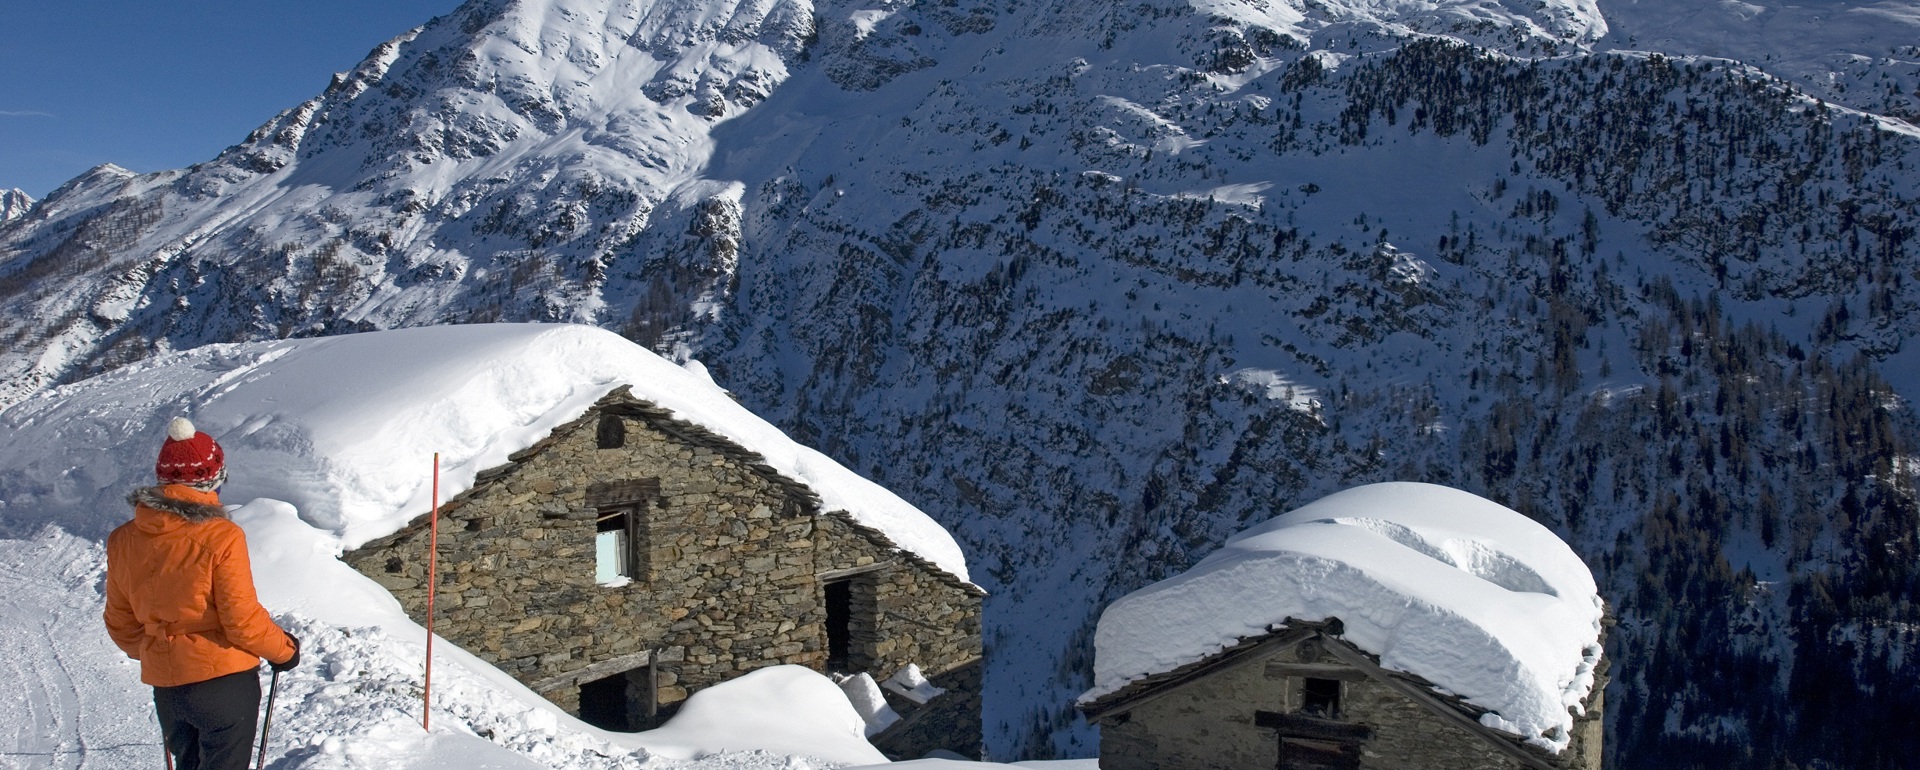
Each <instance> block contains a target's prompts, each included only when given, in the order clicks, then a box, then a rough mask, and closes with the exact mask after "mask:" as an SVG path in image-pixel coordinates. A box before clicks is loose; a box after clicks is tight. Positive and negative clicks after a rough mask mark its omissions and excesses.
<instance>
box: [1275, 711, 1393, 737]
mask: <svg viewBox="0 0 1920 770" xmlns="http://www.w3.org/2000/svg"><path fill="white" fill-rule="evenodd" d="M1253 724H1254V726H1256V727H1271V728H1273V729H1275V730H1278V731H1279V732H1280V737H1282V738H1312V739H1314V740H1321V741H1364V740H1366V739H1368V738H1371V737H1373V728H1371V727H1368V726H1366V725H1363V724H1357V723H1354V722H1339V721H1335V720H1331V719H1315V718H1313V717H1303V716H1300V715H1298V714H1283V713H1280V712H1278V711H1255V712H1253Z"/></svg>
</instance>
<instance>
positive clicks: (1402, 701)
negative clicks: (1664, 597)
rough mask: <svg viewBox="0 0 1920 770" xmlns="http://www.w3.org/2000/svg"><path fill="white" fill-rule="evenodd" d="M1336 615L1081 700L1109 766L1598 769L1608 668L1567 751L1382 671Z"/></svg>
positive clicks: (1105, 768)
mask: <svg viewBox="0 0 1920 770" xmlns="http://www.w3.org/2000/svg"><path fill="white" fill-rule="evenodd" d="M1341 629H1342V624H1341V622H1340V620H1339V619H1338V618H1329V619H1327V620H1326V621H1325V622H1319V623H1310V622H1301V621H1297V620H1293V619H1288V620H1287V621H1286V622H1285V623H1283V624H1281V626H1280V627H1279V628H1278V630H1275V631H1273V632H1271V633H1269V634H1266V635H1264V636H1259V637H1254V638H1250V639H1243V640H1241V641H1240V643H1239V644H1237V645H1235V646H1232V647H1229V648H1227V649H1225V650H1222V651H1220V652H1218V653H1216V654H1214V655H1212V656H1209V657H1207V658H1205V659H1202V660H1199V661H1195V662H1193V663H1190V664H1187V665H1184V666H1181V667H1179V668H1177V669H1174V670H1172V671H1165V672H1161V673H1158V674H1154V675H1151V676H1148V677H1146V678H1144V679H1140V680H1137V681H1134V682H1132V683H1130V684H1129V685H1128V686H1126V687H1124V688H1122V689H1120V690H1118V691H1115V692H1112V693H1109V694H1107V695H1106V696H1104V697H1101V698H1098V699H1096V700H1094V701H1092V702H1088V703H1083V704H1081V706H1080V709H1081V711H1082V713H1084V714H1085V715H1086V718H1087V721H1088V722H1092V723H1095V724H1098V725H1099V726H1100V767H1101V768H1102V770H1136V769H1138V770H1146V769H1147V768H1160V769H1161V770H1188V769H1191V770H1201V769H1202V768H1205V769H1207V770H1237V769H1239V768H1245V769H1246V770H1254V769H1255V768H1258V769H1259V770H1270V769H1271V768H1276V767H1278V768H1284V769H1286V770H1293V769H1295V768H1312V769H1313V770H1355V769H1357V768H1365V769H1367V770H1373V769H1375V768H1379V769H1380V770H1386V769H1387V768H1395V769H1396V770H1399V769H1408V770H1410V769H1414V768H1418V769H1419V770H1600V767H1601V764H1600V758H1601V751H1600V750H1601V733H1602V730H1603V720H1602V705H1603V703H1602V701H1603V691H1604V690H1605V688H1606V677H1605V675H1604V671H1602V672H1599V673H1598V674H1597V681H1596V682H1595V684H1594V687H1593V690H1592V693H1591V694H1590V695H1589V696H1588V698H1587V701H1586V703H1585V706H1586V713H1585V714H1584V715H1582V716H1580V717H1578V718H1576V721H1575V727H1574V729H1573V734H1572V741H1571V743H1570V745H1569V746H1568V747H1567V748H1566V750H1564V751H1562V752H1560V753H1559V754H1553V753H1550V752H1548V751H1546V750H1544V749H1540V748H1537V747H1535V746H1532V745H1529V744H1527V743H1524V742H1522V741H1521V740H1520V738H1519V736H1516V735H1513V734H1511V733H1506V732H1501V731H1499V730H1495V729H1493V728H1491V727H1486V726H1484V725H1482V724H1481V723H1480V715H1481V714H1482V713H1483V712H1484V711H1485V710H1484V709H1479V708H1476V707H1474V706H1472V705H1470V704H1468V703H1466V702H1464V701H1462V700H1461V699H1459V698H1457V697H1451V696H1448V695H1443V694H1441V693H1440V692H1439V691H1437V690H1436V688H1435V687H1434V685H1433V684H1432V683H1431V682H1428V681H1426V680H1424V679H1422V678H1420V677H1418V676H1414V675H1412V674H1407V673H1404V672H1400V671H1392V670H1388V669H1385V668H1382V667H1381V666H1380V663H1379V658H1378V657H1377V656H1375V655H1372V654H1370V653H1368V652H1367V651H1365V650H1362V649H1360V648H1359V647H1356V646H1354V645H1353V644H1352V643H1350V642H1348V641H1346V640H1345V639H1343V638H1341Z"/></svg>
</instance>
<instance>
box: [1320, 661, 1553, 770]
mask: <svg viewBox="0 0 1920 770" xmlns="http://www.w3.org/2000/svg"><path fill="white" fill-rule="evenodd" d="M1327 642H1328V644H1327V652H1330V653H1332V654H1333V656H1334V657H1336V658H1339V659H1340V660H1341V661H1342V662H1344V663H1346V664H1347V665H1350V666H1353V667H1354V668H1357V669H1360V670H1362V671H1365V672H1367V673H1368V674H1371V675H1372V676H1373V678H1374V680H1376V681H1378V682H1380V683H1381V684H1384V685H1386V686H1388V687H1391V688H1393V689H1394V690H1395V691H1397V692H1399V693H1400V694H1401V695H1405V696H1407V697H1408V698H1411V699H1413V702H1414V703H1418V704H1420V705H1421V706H1424V707H1426V709H1427V710H1428V711H1431V712H1433V713H1435V714H1437V715H1439V716H1440V717H1442V718H1444V719H1446V720H1448V721H1450V722H1453V723H1454V724H1457V725H1459V726H1460V727H1462V728H1464V729H1465V730H1466V731H1467V732H1469V733H1472V734H1474V735H1476V736H1479V737H1480V739H1481V740H1483V741H1486V742H1487V743H1488V744H1489V745H1491V746H1493V747H1494V748H1496V749H1499V750H1500V752H1501V753H1503V754H1506V755H1507V756H1509V757H1512V758H1514V759H1517V760H1519V761H1520V763H1521V764H1523V765H1526V766H1527V767H1531V768H1534V769H1535V770H1560V768H1559V766H1558V765H1555V764H1553V763H1552V762H1549V761H1547V760H1545V759H1542V758H1540V757H1538V756H1535V755H1534V754H1533V753H1532V752H1529V751H1527V750H1526V749H1525V748H1522V747H1521V746H1520V744H1519V743H1518V742H1517V741H1516V740H1515V739H1512V738H1508V737H1507V735H1506V734H1505V733H1500V732H1496V731H1495V730H1493V729H1492V728H1490V727H1487V726H1486V725H1483V724H1480V722H1479V720H1476V719H1474V718H1473V717H1469V716H1467V715H1466V714H1462V713H1460V710H1459V709H1456V708H1454V707H1453V706H1450V705H1448V704H1447V703H1445V702H1443V701H1441V700H1440V698H1439V697H1438V696H1436V695H1434V694H1433V693H1430V692H1426V691H1425V690H1422V689H1420V688H1419V687H1415V686H1414V685H1413V683H1411V682H1408V681H1406V680H1405V679H1401V678H1400V677H1398V676H1396V675H1394V673H1393V672H1391V671H1388V670H1386V669H1385V668H1382V667H1381V666H1380V664H1378V663H1375V662H1373V660H1372V659H1370V658H1368V657H1367V656H1366V654H1365V653H1362V652H1360V651H1359V650H1358V649H1356V648H1354V647H1353V646H1351V645H1349V644H1347V643H1346V642H1345V641H1343V640H1340V639H1328V640H1327Z"/></svg>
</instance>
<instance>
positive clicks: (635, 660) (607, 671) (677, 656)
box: [527, 648, 686, 693]
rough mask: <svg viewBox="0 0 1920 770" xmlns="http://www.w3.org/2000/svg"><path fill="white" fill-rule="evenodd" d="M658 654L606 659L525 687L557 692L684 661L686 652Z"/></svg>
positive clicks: (647, 652)
mask: <svg viewBox="0 0 1920 770" xmlns="http://www.w3.org/2000/svg"><path fill="white" fill-rule="evenodd" d="M659 652H660V656H659V657H658V658H655V657H654V656H653V653H654V651H653V650H641V651H639V652H636V653H633V654H630V655H621V656H619V657H616V658H608V659H606V660H603V661H600V662H598V663H593V664H590V665H587V666H583V667H581V668H576V669H574V670H572V671H568V672H567V673H564V674H561V675H559V676H550V677H547V678H545V679H542V680H540V681H537V682H533V683H532V684H529V685H527V688H528V689H531V690H533V691H534V692H538V693H545V692H551V691H553V690H558V689H560V688H562V687H572V686H576V685H578V684H580V683H581V682H591V681H593V680H595V679H605V678H607V677H610V676H613V675H614V674H618V673H620V672H622V671H631V670H633V669H636V668H641V667H644V666H648V665H652V664H655V663H661V662H673V661H679V660H685V659H686V651H685V650H682V649H678V648H670V649H666V650H661V651H659Z"/></svg>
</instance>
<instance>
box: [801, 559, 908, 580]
mask: <svg viewBox="0 0 1920 770" xmlns="http://www.w3.org/2000/svg"><path fill="white" fill-rule="evenodd" d="M894 563H895V560H894V559H888V560H886V561H876V562H874V563H872V564H867V565H862V566H859V567H848V568H846V569H833V570H827V571H826V572H816V573H814V575H813V577H814V579H815V580H818V581H820V582H822V583H827V582H831V581H835V580H845V579H847V578H850V577H854V576H856V575H865V574H867V573H869V572H879V571H880V570H883V569H886V568H888V567H891V566H893V565H894Z"/></svg>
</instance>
